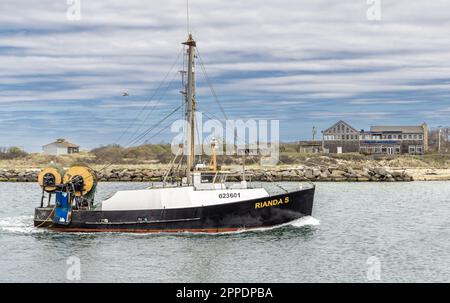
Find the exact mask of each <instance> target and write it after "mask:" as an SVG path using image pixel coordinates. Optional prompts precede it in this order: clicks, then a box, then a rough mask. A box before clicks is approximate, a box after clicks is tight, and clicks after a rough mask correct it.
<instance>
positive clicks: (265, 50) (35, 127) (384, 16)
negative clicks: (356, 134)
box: [0, 0, 450, 152]
mask: <svg viewBox="0 0 450 303" xmlns="http://www.w3.org/2000/svg"><path fill="white" fill-rule="evenodd" d="M79 2H80V6H77V3H76V0H40V1H32V0H27V1H25V0H2V1H1V2H0V146H3V147H7V146H21V147H23V148H24V149H25V150H27V151H30V152H38V151H40V150H41V146H42V145H44V144H46V143H49V142H51V141H54V139H56V138H66V139H68V140H70V141H72V142H74V143H77V144H79V145H80V146H81V148H82V149H91V148H94V147H98V146H102V145H107V144H112V143H116V144H121V145H124V146H127V145H132V144H133V138H134V137H135V136H136V135H137V134H140V133H141V132H143V131H145V130H147V129H151V128H152V126H153V125H154V124H156V125H157V124H158V123H157V122H159V121H160V120H161V119H162V118H163V117H164V116H165V115H166V114H168V113H170V112H171V111H172V110H174V109H175V108H177V107H178V106H179V105H180V104H181V96H180V94H179V91H180V90H181V83H180V77H179V74H178V70H180V69H181V66H182V57H183V56H181V55H180V54H181V50H182V45H181V44H180V43H181V42H182V41H184V40H186V38H187V31H188V30H187V21H186V20H187V18H186V1H185V0H164V1H160V0H152V1H141V0H127V1H121V0H120V1H119V0H95V1H93V0H80V1H79ZM189 2H190V5H189V17H190V18H189V19H190V22H189V29H190V32H192V34H193V36H194V38H195V39H196V40H197V45H198V51H199V58H198V59H197V61H199V60H200V59H201V61H202V62H203V64H204V67H205V70H206V74H207V77H206V76H204V75H203V73H202V72H201V68H200V65H199V64H197V69H196V72H197V79H198V82H197V85H198V88H197V102H198V110H200V111H203V112H205V113H209V114H208V115H209V116H210V117H217V118H222V117H223V115H222V113H221V109H220V106H219V105H218V104H217V102H216V100H215V97H214V94H213V93H212V92H211V89H210V88H209V85H208V82H210V83H212V87H213V90H214V93H215V94H216V95H217V96H218V100H219V102H220V104H221V105H222V107H223V108H224V110H225V112H226V114H227V117H228V118H229V119H242V120H244V121H246V120H248V119H269V120H271V119H275V120H279V121H280V139H281V140H282V141H295V140H305V139H311V137H312V127H313V126H315V127H317V129H318V130H319V132H318V134H320V130H323V129H326V128H327V127H329V126H331V125H332V124H334V123H335V122H336V121H337V120H340V119H342V120H345V121H347V122H348V123H350V124H351V125H352V126H354V127H355V128H357V129H360V128H365V129H368V128H369V127H370V125H380V124H390V125H400V124H402V125H403V124H412V125H418V124H421V123H422V122H427V123H428V124H429V125H430V126H431V127H436V126H440V125H444V126H450V121H449V116H450V99H449V96H450V51H449V49H450V15H449V12H450V1H448V0H446V1H441V0H433V1H425V0H416V1H409V0H347V1H331V0H296V1H287V0H264V1H256V0H246V1H237V0H226V1H224V0H220V1H219V0H190V1H189ZM378 3H379V5H378ZM78 8H80V9H78ZM73 12H75V14H71V13H73ZM78 12H80V14H77V13H78ZM208 79H209V81H208ZM158 87H159V88H160V89H158ZM124 92H127V93H128V94H129V96H123V93H124ZM212 115H215V116H212ZM180 117H181V113H178V112H176V113H175V114H174V115H172V116H171V117H170V119H167V120H165V121H164V123H162V124H160V126H159V128H158V127H155V128H154V129H151V131H150V132H149V133H148V135H146V136H143V137H142V138H141V140H140V141H136V142H135V143H136V144H139V143H143V142H152V143H159V142H170V141H171V140H172V138H173V136H174V134H173V133H171V132H170V131H166V130H163V129H164V127H165V126H166V125H165V124H167V123H169V124H170V123H171V120H174V119H176V118H180ZM169 124H167V125H169Z"/></svg>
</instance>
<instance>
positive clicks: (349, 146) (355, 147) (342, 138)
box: [322, 120, 359, 154]
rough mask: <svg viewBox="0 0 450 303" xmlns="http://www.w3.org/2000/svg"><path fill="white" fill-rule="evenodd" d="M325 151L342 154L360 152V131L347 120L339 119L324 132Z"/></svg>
mask: <svg viewBox="0 0 450 303" xmlns="http://www.w3.org/2000/svg"><path fill="white" fill-rule="evenodd" d="M322 135H323V150H324V152H328V153H334V154H336V153H337V154H341V153H357V152H359V131H358V130H356V129H355V128H354V127H352V126H351V125H350V124H348V123H347V122H345V121H342V120H340V121H338V122H336V123H335V124H333V126H331V127H329V128H327V129H326V130H324V131H323V132H322Z"/></svg>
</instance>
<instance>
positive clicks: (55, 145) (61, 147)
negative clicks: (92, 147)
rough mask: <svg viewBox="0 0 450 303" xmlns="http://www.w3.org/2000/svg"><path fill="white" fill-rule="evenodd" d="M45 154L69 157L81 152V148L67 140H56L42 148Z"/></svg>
mask: <svg viewBox="0 0 450 303" xmlns="http://www.w3.org/2000/svg"><path fill="white" fill-rule="evenodd" d="M42 150H43V151H44V154H47V155H54V156H59V155H67V154H75V153H78V152H80V146H78V145H76V144H73V143H70V142H68V141H66V140H65V139H56V141H55V142H52V143H49V144H46V145H44V146H42Z"/></svg>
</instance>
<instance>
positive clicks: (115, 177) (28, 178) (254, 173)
mask: <svg viewBox="0 0 450 303" xmlns="http://www.w3.org/2000/svg"><path fill="white" fill-rule="evenodd" d="M39 171H40V170H39V169H8V170H5V169H3V170H0V182H36V181H37V176H38V174H39ZM165 172H166V171H165V170H164V169H149V168H144V169H141V168H124V169H120V168H115V169H111V170H107V171H102V172H97V176H98V178H99V180H100V181H108V182H161V181H162V180H163V178H164V174H165ZM241 179H242V176H241V175H240V173H239V172H238V171H236V172H235V174H233V175H231V176H230V177H229V178H228V180H229V181H240V180H241ZM246 179H247V180H252V181H314V182H316V181H330V182H345V181H349V182H370V181H372V182H376V181H384V182H395V181H413V178H412V177H411V176H410V175H409V174H408V173H407V172H406V170H401V169H396V170H391V169H385V168H382V167H375V168H363V169H353V168H351V167H304V166H300V167H292V168H280V167H276V168H273V169H269V170H262V169H257V168H254V169H248V170H247V171H246Z"/></svg>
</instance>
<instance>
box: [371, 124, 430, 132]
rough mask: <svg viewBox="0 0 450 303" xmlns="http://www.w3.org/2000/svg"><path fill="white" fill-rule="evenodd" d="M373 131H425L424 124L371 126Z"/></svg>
mask: <svg viewBox="0 0 450 303" xmlns="http://www.w3.org/2000/svg"><path fill="white" fill-rule="evenodd" d="M370 131H371V132H402V133H423V128H422V126H420V125H418V126H371V127H370Z"/></svg>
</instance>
